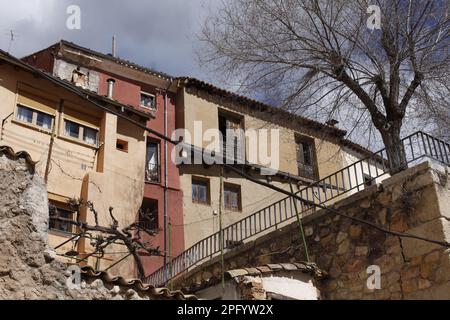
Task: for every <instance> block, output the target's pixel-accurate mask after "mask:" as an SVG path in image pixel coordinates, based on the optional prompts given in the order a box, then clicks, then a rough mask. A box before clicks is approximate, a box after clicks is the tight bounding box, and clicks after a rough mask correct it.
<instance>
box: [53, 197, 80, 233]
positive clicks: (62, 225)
mask: <svg viewBox="0 0 450 320" xmlns="http://www.w3.org/2000/svg"><path fill="white" fill-rule="evenodd" d="M65 220H67V221H65ZM70 220H74V212H72V211H70V210H68V208H67V206H65V205H62V204H53V203H50V206H49V229H50V230H56V231H62V232H66V233H73V232H74V228H75V227H74V225H72V224H71V223H70V222H69V221H70Z"/></svg>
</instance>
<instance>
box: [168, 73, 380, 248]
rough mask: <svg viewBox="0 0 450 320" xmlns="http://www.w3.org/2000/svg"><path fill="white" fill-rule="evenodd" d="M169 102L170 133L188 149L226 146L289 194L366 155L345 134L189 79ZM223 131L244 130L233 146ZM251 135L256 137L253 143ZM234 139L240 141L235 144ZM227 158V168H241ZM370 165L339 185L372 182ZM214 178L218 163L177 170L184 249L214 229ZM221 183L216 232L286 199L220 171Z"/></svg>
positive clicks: (335, 182) (335, 183)
mask: <svg viewBox="0 0 450 320" xmlns="http://www.w3.org/2000/svg"><path fill="white" fill-rule="evenodd" d="M177 101H178V106H177V128H180V129H184V130H186V131H187V132H188V133H189V134H188V136H187V137H184V138H188V139H189V140H190V143H191V144H192V145H194V146H195V147H198V148H203V149H206V150H210V149H214V148H215V152H216V154H218V153H221V152H225V153H226V151H227V150H228V149H230V148H232V149H233V148H234V149H239V152H235V154H241V159H238V160H241V161H240V163H244V164H245V166H244V167H246V168H247V169H249V170H250V171H249V172H252V174H253V175H254V177H256V178H257V179H259V180H261V181H269V182H270V184H271V185H273V186H276V187H279V188H282V189H284V190H286V191H290V190H291V189H290V188H291V186H290V185H291V184H292V185H293V188H294V191H299V190H301V189H303V188H305V187H306V186H308V185H310V184H312V183H314V182H315V181H317V180H320V179H323V178H326V177H329V176H330V175H333V174H334V173H336V172H337V171H339V170H341V169H343V168H345V167H347V166H348V165H350V164H352V163H354V162H357V161H358V160H359V159H362V158H364V157H367V156H368V155H370V154H371V152H370V151H369V150H366V149H364V148H362V147H361V146H358V145H356V144H353V143H351V142H350V141H348V140H346V139H344V136H345V134H346V132H345V131H343V130H340V129H338V128H336V127H334V126H331V125H326V124H322V123H318V122H315V121H312V120H310V119H306V118H303V117H299V116H295V115H293V114H290V113H287V112H285V111H282V110H280V109H275V108H273V107H270V106H268V105H265V104H262V103H260V102H257V101H254V100H251V99H248V98H246V97H243V96H238V95H236V94H233V93H231V92H227V91H225V90H222V89H220V88H217V87H215V86H213V85H211V84H208V83H205V82H203V81H200V80H197V79H192V78H181V79H179V83H178V100H177ZM224 128H239V129H242V131H243V132H244V133H241V134H237V137H236V139H234V142H233V141H231V142H230V141H229V139H228V140H227V137H226V131H225V130H224ZM210 129H212V131H211V132H214V131H219V132H221V133H223V134H222V136H221V137H220V139H223V140H224V141H223V143H222V145H221V146H219V147H218V148H217V147H215V146H214V143H212V142H213V140H214V138H212V137H211V136H210V135H208V130H210ZM263 130H267V132H268V133H267V136H265V135H259V133H260V132H262V131H263ZM271 130H273V131H272V132H273V133H272V132H270V131H271ZM199 135H200V137H199ZM255 135H256V136H257V137H258V138H257V139H254V136H255ZM239 139H240V140H241V141H240V142H237V141H238V140H239ZM224 146H225V147H224ZM229 155H230V154H229V153H228V154H227V155H226V156H229ZM265 155H267V156H269V157H270V156H272V162H269V161H267V159H265V157H264V156H265ZM232 156H233V152H232ZM235 160H236V158H234V159H232V161H231V162H230V163H235V165H236V167H242V165H241V166H239V161H235ZM233 161H235V162H233ZM225 162H226V161H225ZM192 163H193V162H192ZM377 166H380V163H375V161H374V164H373V165H367V164H366V163H364V164H362V166H361V168H358V170H357V171H355V172H350V174H349V177H350V180H351V181H348V182H347V184H353V185H355V184H356V181H362V180H363V179H367V182H368V184H369V183H370V184H371V183H373V181H372V178H371V176H375V175H374V173H375V167H377ZM369 167H370V168H369ZM261 169H262V170H261ZM264 169H273V172H270V171H269V172H268V173H264ZM219 176H220V166H204V165H198V164H182V165H181V166H180V181H181V188H182V189H183V190H191V191H192V192H190V193H189V192H185V193H184V198H183V206H184V207H183V212H184V221H185V224H186V226H185V245H186V247H187V248H189V247H190V246H192V245H194V244H195V243H197V242H198V241H200V240H202V239H204V238H206V237H207V236H209V235H211V234H213V233H215V232H218V231H219V228H220V221H219V220H220V219H219V215H218V210H219V207H220V205H221V204H220V202H219V199H220V178H219ZM223 182H224V185H223V201H222V208H223V214H222V215H221V220H222V227H227V226H229V225H231V224H233V223H236V222H237V221H239V220H242V219H244V218H245V217H248V216H249V215H252V214H254V213H256V212H258V211H260V210H264V208H266V207H269V206H270V205H272V204H274V203H277V201H279V200H281V199H283V198H285V197H286V195H284V194H282V193H279V192H276V191H274V190H272V189H269V188H267V187H265V186H262V185H258V184H255V183H254V182H252V181H249V180H248V179H245V178H243V177H242V176H240V175H237V174H236V173H235V172H232V171H230V170H225V171H224V172H223ZM344 183H345V182H343V181H341V179H340V175H339V177H338V178H336V179H334V177H331V178H330V180H329V181H328V180H324V184H328V185H329V186H330V187H331V188H343V187H344V186H343V184H344ZM331 188H330V189H325V188H320V187H319V188H315V189H314V193H315V194H314V195H312V196H313V197H314V196H315V197H321V196H322V197H323V196H324V194H325V193H327V194H329V193H330V192H331ZM337 199H339V198H337ZM281 210H285V209H281ZM253 228H256V225H254V226H253ZM238 229H240V227H238ZM237 232H238V233H240V232H241V230H237Z"/></svg>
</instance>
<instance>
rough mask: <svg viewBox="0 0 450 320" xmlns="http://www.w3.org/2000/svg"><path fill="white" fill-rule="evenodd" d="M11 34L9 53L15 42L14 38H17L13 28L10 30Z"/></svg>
mask: <svg viewBox="0 0 450 320" xmlns="http://www.w3.org/2000/svg"><path fill="white" fill-rule="evenodd" d="M9 36H10V38H9V45H8V51H7V52H8V53H10V51H11V47H12V44H13V42H14V39H15V36H16V35H15V34H14V31H12V30H9Z"/></svg>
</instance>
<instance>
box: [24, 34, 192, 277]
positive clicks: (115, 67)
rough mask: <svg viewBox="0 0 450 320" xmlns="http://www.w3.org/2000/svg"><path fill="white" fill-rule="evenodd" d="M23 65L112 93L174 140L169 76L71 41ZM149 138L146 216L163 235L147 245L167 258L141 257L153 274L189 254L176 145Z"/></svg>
mask: <svg viewBox="0 0 450 320" xmlns="http://www.w3.org/2000/svg"><path fill="white" fill-rule="evenodd" d="M23 60H24V61H25V62H27V63H28V64H31V65H33V66H36V67H38V68H40V69H44V70H46V71H47V72H50V73H52V74H53V75H55V76H57V77H58V78H61V79H65V80H67V81H70V82H72V83H73V84H75V85H77V86H81V87H83V88H86V89H88V90H90V91H93V92H96V93H97V94H99V95H101V96H107V95H108V92H109V91H108V90H109V89H110V90H111V91H112V92H110V95H111V98H112V99H113V100H116V101H118V102H120V103H122V104H125V105H129V106H131V107H132V108H133V109H135V110H138V111H140V112H143V113H146V114H148V115H149V116H150V120H149V121H148V122H147V126H148V128H150V129H152V130H153V131H156V132H158V133H160V134H162V135H165V136H170V135H171V134H172V132H173V130H175V113H176V110H175V106H176V89H175V86H174V81H173V79H172V77H171V76H169V75H167V74H163V73H159V72H155V71H153V70H150V69H147V68H144V67H141V66H138V65H136V64H134V63H132V62H129V61H125V60H122V59H119V58H117V57H114V56H112V55H105V54H102V53H99V52H96V51H92V50H90V49H87V48H83V47H80V46H78V45H76V44H73V43H69V42H66V41H61V42H59V43H57V44H55V45H53V46H51V47H49V48H47V49H44V50H42V51H39V52H36V53H34V54H31V55H29V56H27V57H25V58H23ZM146 135H147V137H146V154H145V155H144V157H143V158H142V159H145V175H142V180H143V181H144V182H145V186H144V194H143V197H142V198H141V202H142V206H141V207H142V214H143V215H144V216H145V217H144V219H145V220H146V221H148V222H147V223H149V224H151V227H152V228H156V229H157V230H158V233H157V234H156V235H155V236H154V237H152V238H149V239H147V240H148V241H150V242H151V244H152V245H153V246H155V247H159V248H160V249H161V251H162V252H163V257H142V259H143V261H144V265H145V269H146V273H150V272H152V271H154V270H156V269H157V268H159V267H160V266H161V265H163V263H164V261H165V260H166V259H167V257H168V256H171V255H177V254H179V253H180V252H182V251H183V250H184V238H183V236H182V235H183V234H184V222H183V214H182V191H181V189H180V183H179V173H178V168H177V166H176V165H175V164H174V163H173V162H172V161H170V154H171V152H172V149H173V145H172V144H170V143H167V142H166V141H165V140H163V139H161V137H159V136H157V135H154V134H152V133H147V134H146ZM116 149H117V150H120V151H121V152H122V154H134V156H135V157H140V155H137V154H135V153H134V151H133V150H132V149H131V148H130V146H128V145H127V143H126V141H122V140H120V139H119V140H117V145H116ZM138 195H139V194H136V195H134V197H135V198H136V197H138ZM148 217H150V219H148ZM149 220H151V222H150V221H149Z"/></svg>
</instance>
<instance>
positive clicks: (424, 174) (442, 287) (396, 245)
mask: <svg viewBox="0 0 450 320" xmlns="http://www.w3.org/2000/svg"><path fill="white" fill-rule="evenodd" d="M448 178H449V174H448V172H447V171H446V170H445V169H444V168H443V167H440V166H438V165H434V164H433V165H431V164H430V163H428V162H425V163H422V164H420V165H418V166H416V167H414V168H411V169H408V170H406V171H404V172H402V173H400V174H397V175H395V176H393V177H391V178H389V179H386V180H385V181H383V183H382V184H378V185H374V186H371V187H369V188H366V189H365V190H363V191H361V192H359V193H357V194H354V195H352V196H350V197H348V198H347V199H344V200H342V201H340V202H338V203H337V204H336V205H335V207H336V208H337V209H339V210H340V211H341V212H343V213H346V214H347V215H349V216H352V217H358V218H361V219H364V220H367V221H370V222H372V223H375V224H377V225H379V226H382V227H383V228H385V229H388V230H391V231H396V232H406V233H411V234H415V235H420V236H423V237H425V238H430V239H433V240H438V241H447V242H450V222H449V221H450V220H449V219H450V182H449V179H448ZM304 229H305V234H306V239H307V246H308V250H309V255H310V259H311V260H312V261H314V262H316V263H317V265H318V266H319V267H320V268H321V269H323V270H325V271H326V272H328V274H329V275H328V277H327V279H326V280H323V281H322V283H321V288H320V289H321V293H322V298H323V299H417V298H424V299H437V298H440V299H450V249H448V248H447V249H445V248H443V247H442V246H439V245H436V244H431V243H429V242H424V241H420V240H415V239H410V238H403V237H402V238H399V237H397V236H390V235H387V234H386V233H384V232H380V231H378V230H376V229H374V228H371V227H368V226H367V225H362V224H358V223H356V222H353V221H351V220H350V219H348V218H343V217H339V216H336V215H334V214H331V213H328V212H324V211H323V210H322V211H317V212H315V213H313V214H311V215H310V216H308V217H306V218H305V219H304ZM298 230H299V229H298V225H297V224H296V223H293V224H291V225H289V226H287V227H284V228H283V229H281V230H276V231H274V232H272V233H270V234H268V235H265V236H263V237H261V238H259V239H257V240H256V241H254V242H251V243H247V244H245V245H243V246H241V247H239V248H236V249H233V250H232V251H228V252H227V253H226V254H225V269H226V270H229V269H235V268H242V267H251V266H255V265H262V264H267V263H277V262H287V261H291V262H298V261H302V260H305V254H304V247H303V243H302V241H301V237H300V235H299V231H298ZM371 265H377V266H379V267H380V270H381V289H379V290H369V289H368V288H367V285H366V283H367V279H368V276H369V275H368V273H367V267H368V266H371ZM220 273H221V265H220V262H219V260H218V259H215V260H212V261H211V262H209V263H206V264H204V265H202V266H201V267H200V268H197V269H194V270H192V271H190V272H189V273H188V274H187V275H184V278H182V279H181V278H179V279H178V280H175V284H176V286H179V287H184V286H190V285H192V284H193V283H198V282H201V281H204V280H206V279H208V278H210V277H212V276H220Z"/></svg>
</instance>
